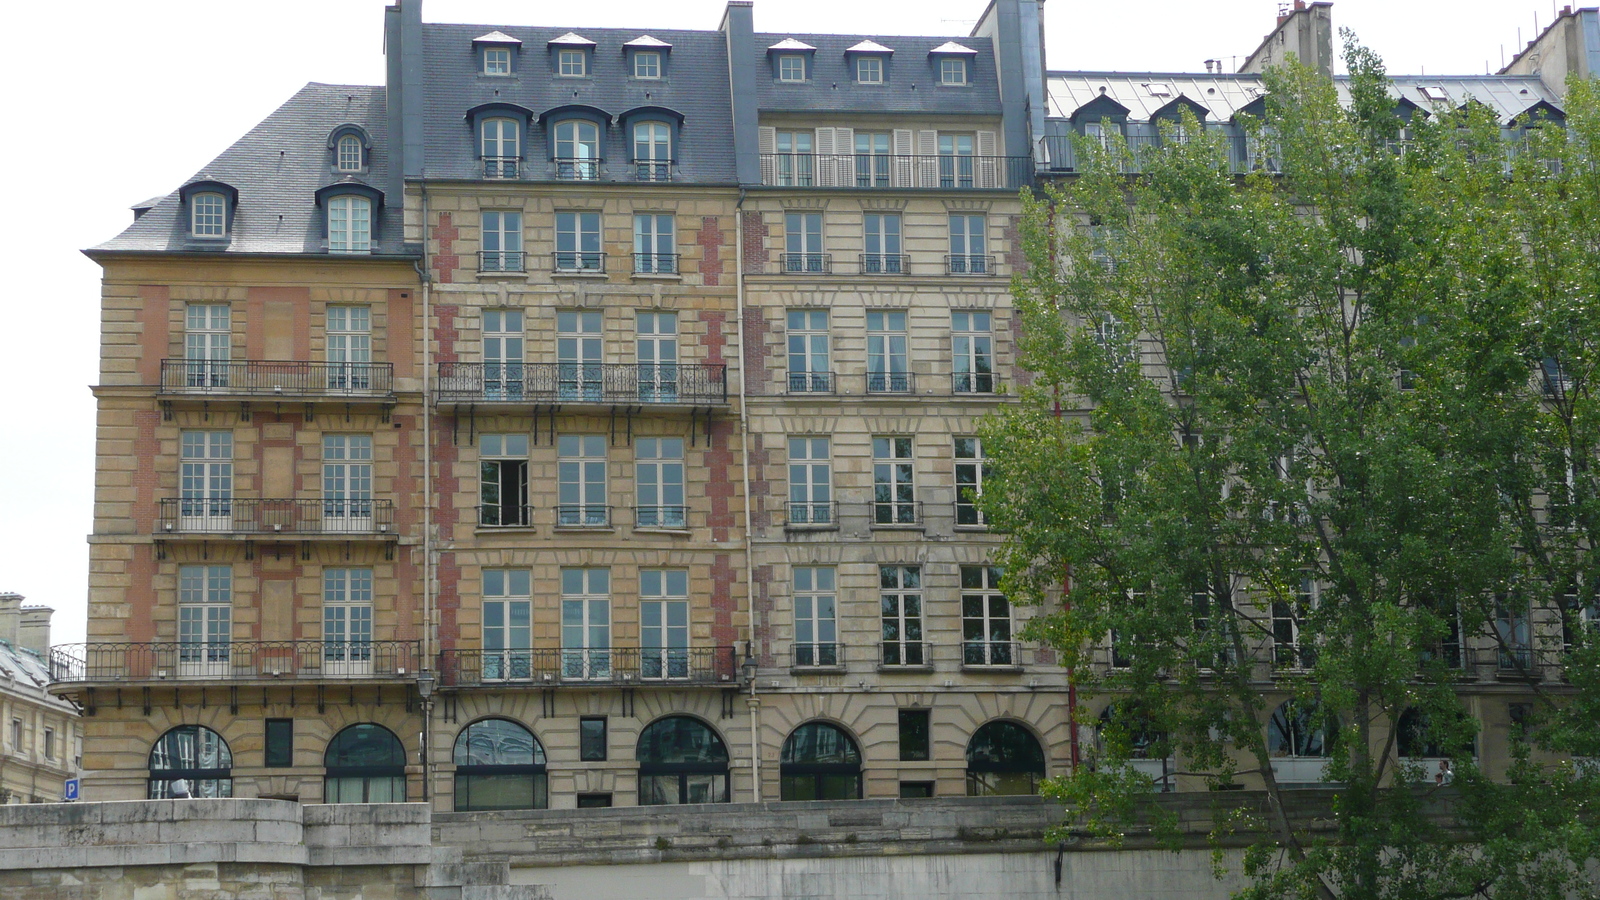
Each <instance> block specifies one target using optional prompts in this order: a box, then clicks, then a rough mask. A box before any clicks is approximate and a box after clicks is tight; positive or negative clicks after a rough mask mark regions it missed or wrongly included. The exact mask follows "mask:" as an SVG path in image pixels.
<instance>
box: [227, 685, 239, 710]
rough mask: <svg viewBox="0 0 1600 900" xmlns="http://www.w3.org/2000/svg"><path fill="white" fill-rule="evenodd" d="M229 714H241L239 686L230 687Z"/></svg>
mask: <svg viewBox="0 0 1600 900" xmlns="http://www.w3.org/2000/svg"><path fill="white" fill-rule="evenodd" d="M228 714H229V715H231V716H237V715H238V714H239V686H238V685H237V684H235V685H230V686H229V687H228Z"/></svg>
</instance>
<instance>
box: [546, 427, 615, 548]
mask: <svg viewBox="0 0 1600 900" xmlns="http://www.w3.org/2000/svg"><path fill="white" fill-rule="evenodd" d="M556 454H557V461H556V480H557V490H558V492H559V498H560V504H561V505H560V506H558V507H556V523H557V524H559V525H564V526H567V527H582V526H589V527H604V526H606V525H609V524H611V516H610V508H609V507H607V506H606V438H605V435H601V434H564V435H561V436H560V437H559V438H557V439H556Z"/></svg>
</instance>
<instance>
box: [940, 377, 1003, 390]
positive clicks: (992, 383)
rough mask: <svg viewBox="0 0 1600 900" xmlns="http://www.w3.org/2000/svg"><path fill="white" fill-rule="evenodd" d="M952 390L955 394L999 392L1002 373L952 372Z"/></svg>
mask: <svg viewBox="0 0 1600 900" xmlns="http://www.w3.org/2000/svg"><path fill="white" fill-rule="evenodd" d="M950 392H951V393H953V394H997V393H999V392H1000V375H999V374H998V373H995V372H952V373H950Z"/></svg>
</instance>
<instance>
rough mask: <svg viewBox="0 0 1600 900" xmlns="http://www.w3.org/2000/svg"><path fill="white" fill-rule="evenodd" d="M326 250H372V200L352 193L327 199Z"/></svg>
mask: <svg viewBox="0 0 1600 900" xmlns="http://www.w3.org/2000/svg"><path fill="white" fill-rule="evenodd" d="M328 250H329V252H331V253H368V252H370V251H371V250H372V201H371V200H368V199H367V198H365V197H357V196H354V195H352V194H345V195H343V196H339V197H334V198H333V199H331V200H329V201H328Z"/></svg>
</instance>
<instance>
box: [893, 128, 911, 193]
mask: <svg viewBox="0 0 1600 900" xmlns="http://www.w3.org/2000/svg"><path fill="white" fill-rule="evenodd" d="M893 142H894V143H893V144H892V146H891V147H890V149H891V150H892V151H893V153H894V164H893V166H894V167H893V169H892V170H891V171H890V178H891V181H890V183H891V184H893V185H894V186H895V187H912V186H914V185H915V184H916V178H915V176H914V175H913V171H914V169H913V160H912V158H911V157H912V156H913V155H914V154H915V153H916V152H917V151H916V145H915V144H914V143H913V141H912V139H911V131H910V129H906V128H896V129H895V130H894V138H893Z"/></svg>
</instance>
